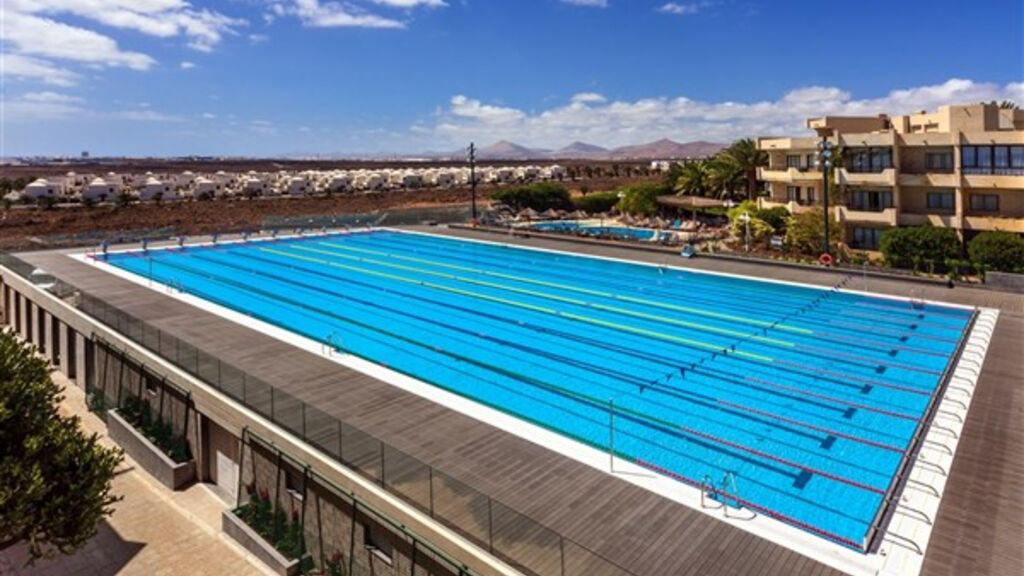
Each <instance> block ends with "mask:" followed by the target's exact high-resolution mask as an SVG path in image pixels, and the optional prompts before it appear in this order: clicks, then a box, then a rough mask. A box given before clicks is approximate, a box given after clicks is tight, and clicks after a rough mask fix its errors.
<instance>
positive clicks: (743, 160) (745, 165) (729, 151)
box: [719, 138, 768, 200]
mask: <svg viewBox="0 0 1024 576" xmlns="http://www.w3.org/2000/svg"><path fill="white" fill-rule="evenodd" d="M719 156H721V157H722V159H723V160H726V161H729V162H732V163H734V164H735V165H736V166H737V167H738V168H739V169H740V170H741V171H742V172H743V175H744V177H745V178H746V180H747V198H749V199H750V200H753V199H754V198H755V197H756V196H757V169H758V168H763V167H766V166H768V153H767V152H765V151H764V150H759V149H758V148H757V142H754V141H753V140H752V139H750V138H743V139H741V140H737V141H736V142H733V144H732V146H729V147H728V148H726V149H725V150H723V151H722V152H721V153H719Z"/></svg>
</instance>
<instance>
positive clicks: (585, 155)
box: [406, 138, 727, 161]
mask: <svg viewBox="0 0 1024 576" xmlns="http://www.w3.org/2000/svg"><path fill="white" fill-rule="evenodd" d="M726 147H727V145H726V144H717V143H715V142H704V141H698V142H687V143H685V144H682V143H679V142H675V141H673V140H669V139H667V138H662V139H661V140H658V141H656V142H648V143H647V144H637V145H634V146H622V147H619V148H615V149H612V150H609V149H607V148H603V147H601V146H597V145H595V144H589V143H587V142H579V141H577V142H573V143H572V144H569V145H568V146H566V147H564V148H559V149H558V150H549V149H546V148H529V147H526V146H523V145H522V144H516V143H515V142H509V141H508V140H501V141H499V142H495V143H494V144H491V145H490V146H485V147H481V148H477V151H476V157H477V159H478V160H520V161H522V160H671V159H674V158H703V157H706V156H714V155H715V154H716V153H718V151H719V150H722V149H724V148H726ZM418 156H419V157H421V158H430V159H434V160H460V161H464V160H465V158H466V150H465V149H462V150H455V151H451V152H427V153H424V154H420V155H418ZM406 158H411V156H407V157H406Z"/></svg>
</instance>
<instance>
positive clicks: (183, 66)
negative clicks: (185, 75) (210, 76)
mask: <svg viewBox="0 0 1024 576" xmlns="http://www.w3.org/2000/svg"><path fill="white" fill-rule="evenodd" d="M178 67H179V68H181V69H182V70H191V69H193V68H195V67H196V64H195V62H189V61H188V60H184V61H182V63H181V64H178Z"/></svg>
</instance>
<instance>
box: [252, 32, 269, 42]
mask: <svg viewBox="0 0 1024 576" xmlns="http://www.w3.org/2000/svg"><path fill="white" fill-rule="evenodd" d="M267 40H270V36H267V35H266V34H249V43H250V44H262V43H264V42H266V41H267Z"/></svg>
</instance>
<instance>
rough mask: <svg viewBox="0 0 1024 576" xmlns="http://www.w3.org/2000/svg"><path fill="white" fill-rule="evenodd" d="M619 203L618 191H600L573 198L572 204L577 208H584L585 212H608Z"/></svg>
mask: <svg viewBox="0 0 1024 576" xmlns="http://www.w3.org/2000/svg"><path fill="white" fill-rule="evenodd" d="M618 203H619V194H618V193H617V192H600V193H597V194H590V195H588V196H579V197H576V198H573V199H572V205H573V206H574V207H575V208H576V209H577V210H583V211H584V212H589V213H591V214H597V213H598V212H608V211H609V210H611V209H612V208H614V207H615V205H616V204H618Z"/></svg>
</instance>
